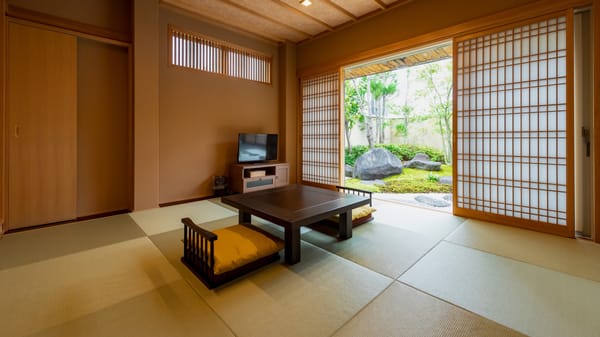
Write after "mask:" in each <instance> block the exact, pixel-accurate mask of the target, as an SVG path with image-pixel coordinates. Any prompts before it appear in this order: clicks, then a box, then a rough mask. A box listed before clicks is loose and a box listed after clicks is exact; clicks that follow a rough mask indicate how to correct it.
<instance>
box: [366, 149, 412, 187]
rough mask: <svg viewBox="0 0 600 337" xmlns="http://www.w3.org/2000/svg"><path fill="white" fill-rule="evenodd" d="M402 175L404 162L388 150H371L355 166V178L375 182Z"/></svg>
mask: <svg viewBox="0 0 600 337" xmlns="http://www.w3.org/2000/svg"><path fill="white" fill-rule="evenodd" d="M400 173H402V162H401V161H400V159H398V158H397V157H396V156H394V154H392V153H391V152H390V151H388V150H386V149H381V148H378V149H371V150H369V151H367V152H366V153H364V154H363V155H362V156H360V157H358V159H357V160H356V164H355V165H354V177H355V178H359V179H361V180H374V179H382V178H385V177H389V176H391V175H394V174H400Z"/></svg>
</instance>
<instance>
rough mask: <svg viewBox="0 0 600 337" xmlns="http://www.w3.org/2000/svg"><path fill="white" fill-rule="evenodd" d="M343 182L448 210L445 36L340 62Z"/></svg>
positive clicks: (449, 83)
mask: <svg viewBox="0 0 600 337" xmlns="http://www.w3.org/2000/svg"><path fill="white" fill-rule="evenodd" d="M343 74H344V81H343V83H344V122H343V125H344V128H343V129H344V150H345V151H344V153H345V156H344V159H345V169H344V173H345V179H344V183H345V185H346V186H349V187H354V188H360V189H364V190H369V191H371V192H375V196H376V198H381V199H384V200H391V201H397V202H401V203H405V204H410V205H415V206H421V207H426V208H433V209H437V210H442V211H447V212H451V211H452V194H451V193H452V44H451V42H450V41H448V42H445V43H441V44H436V45H434V46H428V47H425V48H420V49H418V50H412V51H410V52H404V53H400V54H395V55H390V56H387V57H385V58H381V59H377V60H371V61H369V62H366V63H360V64H356V65H352V66H349V67H346V68H344V71H343Z"/></svg>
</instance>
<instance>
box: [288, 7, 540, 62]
mask: <svg viewBox="0 0 600 337" xmlns="http://www.w3.org/2000/svg"><path fill="white" fill-rule="evenodd" d="M530 2H533V0H503V1H481V0H456V1H447V0H419V1H412V2H409V3H408V4H406V5H403V6H400V7H398V8H396V9H393V10H390V11H389V12H387V13H384V14H382V15H379V16H376V17H374V18H371V19H369V20H367V21H364V22H360V23H359V24H355V25H353V26H350V27H348V28H346V29H344V30H341V31H339V32H336V33H333V34H328V35H325V36H323V37H321V38H318V39H315V40H312V41H309V42H306V43H303V44H301V45H299V46H298V50H297V57H298V64H297V65H298V69H299V70H305V69H307V68H312V67H319V66H323V65H326V64H331V63H337V62H339V60H344V59H348V58H350V57H352V56H354V55H356V54H360V53H363V52H366V51H369V50H372V49H375V48H380V47H384V46H386V45H390V44H394V43H397V42H399V41H402V40H406V39H409V38H413V37H416V36H420V35H424V34H427V33H431V32H434V31H436V30H440V29H442V28H446V27H450V26H454V25H457V24H460V23H463V22H465V21H468V20H471V19H474V18H478V17H482V16H486V15H490V14H493V13H496V12H499V11H502V10H506V9H509V8H513V7H517V6H520V5H523V4H527V3H530Z"/></svg>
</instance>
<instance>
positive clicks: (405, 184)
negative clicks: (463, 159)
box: [345, 165, 452, 193]
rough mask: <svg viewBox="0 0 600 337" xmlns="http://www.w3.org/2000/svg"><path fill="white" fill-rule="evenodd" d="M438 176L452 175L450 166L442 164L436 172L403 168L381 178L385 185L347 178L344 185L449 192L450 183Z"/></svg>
mask: <svg viewBox="0 0 600 337" xmlns="http://www.w3.org/2000/svg"><path fill="white" fill-rule="evenodd" d="M440 176H452V167H451V166H448V165H442V170H441V171H436V173H433V172H430V171H423V170H418V169H411V168H405V169H404V170H403V172H402V173H401V174H397V175H394V176H391V177H387V178H385V179H383V181H384V183H385V185H366V184H362V183H361V182H360V180H359V179H354V178H353V179H347V180H346V183H345V185H346V186H348V187H355V188H360V189H364V190H368V191H371V192H380V193H450V192H452V186H451V185H444V184H440V183H439V182H438V180H439V177H440Z"/></svg>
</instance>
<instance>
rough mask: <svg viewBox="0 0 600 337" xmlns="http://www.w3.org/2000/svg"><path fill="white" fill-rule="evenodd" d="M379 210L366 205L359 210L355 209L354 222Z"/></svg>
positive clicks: (353, 213) (337, 216)
mask: <svg viewBox="0 0 600 337" xmlns="http://www.w3.org/2000/svg"><path fill="white" fill-rule="evenodd" d="M376 210H377V209H375V208H373V207H371V206H369V205H364V206H360V207H357V208H353V209H352V221H354V220H356V219H361V218H364V217H367V216H369V215H371V213H373V212H375V211H376ZM335 217H336V219H338V218H339V217H340V216H339V214H338V215H336V216H335Z"/></svg>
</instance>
